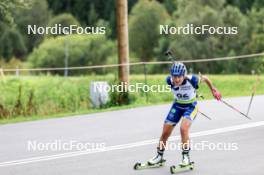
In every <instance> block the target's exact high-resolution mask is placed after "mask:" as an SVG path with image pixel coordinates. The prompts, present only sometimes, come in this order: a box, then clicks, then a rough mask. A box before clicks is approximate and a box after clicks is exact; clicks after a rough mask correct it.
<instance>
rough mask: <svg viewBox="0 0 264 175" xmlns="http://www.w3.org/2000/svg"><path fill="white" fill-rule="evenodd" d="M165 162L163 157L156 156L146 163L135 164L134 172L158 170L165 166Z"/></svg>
mask: <svg viewBox="0 0 264 175" xmlns="http://www.w3.org/2000/svg"><path fill="white" fill-rule="evenodd" d="M165 162H166V160H165V159H163V156H161V155H157V156H155V157H153V158H152V159H150V160H149V161H148V162H147V163H136V164H135V165H134V170H142V169H148V168H159V167H162V166H164V165H165Z"/></svg>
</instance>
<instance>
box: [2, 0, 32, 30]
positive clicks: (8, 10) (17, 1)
mask: <svg viewBox="0 0 264 175" xmlns="http://www.w3.org/2000/svg"><path fill="white" fill-rule="evenodd" d="M31 1H32V0H1V2H0V21H2V22H4V23H7V24H9V25H12V24H13V22H14V17H13V15H14V10H15V9H18V8H28V7H29V6H30V5H31Z"/></svg>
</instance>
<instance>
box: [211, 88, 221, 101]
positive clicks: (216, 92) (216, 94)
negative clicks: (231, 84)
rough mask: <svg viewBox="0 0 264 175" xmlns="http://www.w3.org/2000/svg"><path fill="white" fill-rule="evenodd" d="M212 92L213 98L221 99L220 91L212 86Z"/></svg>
mask: <svg viewBox="0 0 264 175" xmlns="http://www.w3.org/2000/svg"><path fill="white" fill-rule="evenodd" d="M212 93H213V96H214V98H215V99H216V100H221V98H222V95H221V93H220V92H219V91H218V90H217V89H216V88H215V87H213V89H212Z"/></svg>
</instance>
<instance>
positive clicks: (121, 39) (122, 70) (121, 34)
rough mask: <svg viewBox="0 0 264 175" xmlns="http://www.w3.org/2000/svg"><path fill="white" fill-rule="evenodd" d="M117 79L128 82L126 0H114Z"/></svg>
mask: <svg viewBox="0 0 264 175" xmlns="http://www.w3.org/2000/svg"><path fill="white" fill-rule="evenodd" d="M116 5H117V36H118V63H119V64H126V65H122V66H119V69H118V76H119V81H121V82H126V83H128V82H129V65H128V63H129V46H128V7H127V6H128V3H127V0H116Z"/></svg>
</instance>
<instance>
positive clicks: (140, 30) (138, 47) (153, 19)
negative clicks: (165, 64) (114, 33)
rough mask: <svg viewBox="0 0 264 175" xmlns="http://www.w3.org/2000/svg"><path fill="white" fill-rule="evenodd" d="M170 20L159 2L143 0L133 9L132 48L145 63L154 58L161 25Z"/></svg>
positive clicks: (130, 27) (131, 17)
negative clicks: (154, 49)
mask: <svg viewBox="0 0 264 175" xmlns="http://www.w3.org/2000/svg"><path fill="white" fill-rule="evenodd" d="M168 18H169V15H168V13H167V11H166V9H165V8H164V7H163V6H162V5H161V4H160V3H158V2H157V1H149V0H142V1H139V2H138V3H137V4H136V5H135V6H134V7H133V9H132V11H131V14H130V17H129V36H130V46H131V51H133V52H134V53H135V54H136V56H138V57H140V58H141V59H142V60H143V61H149V60H151V59H152V58H153V56H154V51H153V48H154V47H156V46H157V45H158V40H159V38H160V37H161V36H160V34H159V25H160V24H163V23H164V21H166V20H167V19H168Z"/></svg>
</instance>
